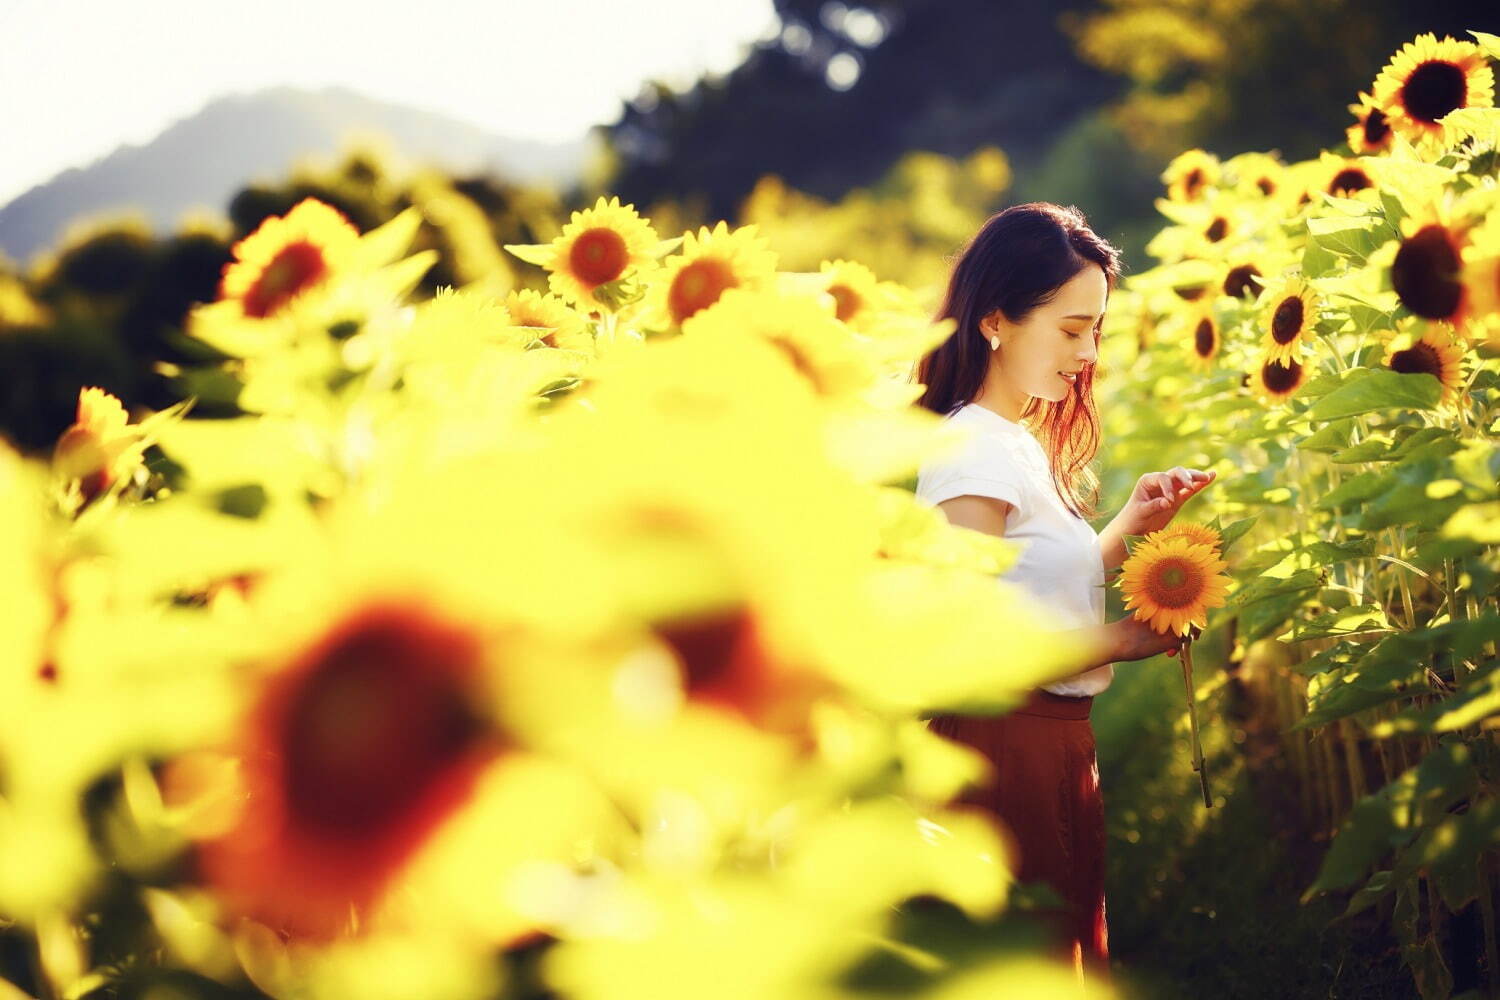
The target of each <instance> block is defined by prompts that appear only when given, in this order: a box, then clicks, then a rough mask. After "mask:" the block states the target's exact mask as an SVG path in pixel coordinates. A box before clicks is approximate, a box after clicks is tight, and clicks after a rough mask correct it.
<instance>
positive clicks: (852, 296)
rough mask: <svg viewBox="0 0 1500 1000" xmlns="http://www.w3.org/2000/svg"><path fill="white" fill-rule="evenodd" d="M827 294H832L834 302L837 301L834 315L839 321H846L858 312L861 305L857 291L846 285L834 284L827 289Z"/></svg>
mask: <svg viewBox="0 0 1500 1000" xmlns="http://www.w3.org/2000/svg"><path fill="white" fill-rule="evenodd" d="M828 294H830V295H832V296H833V300H834V302H836V303H838V308H837V311H836V315H837V316H838V318H839V322H841V323H847V322H848V321H849V320H851V319H853V318H854V316H855V315H856V314H857V313H858V312H859V307H860V305H861V303H860V298H859V293H858V292H856V291H854V289H852V288H850V287H849V286H848V285H834V286H833V287H832V288H830V289H828Z"/></svg>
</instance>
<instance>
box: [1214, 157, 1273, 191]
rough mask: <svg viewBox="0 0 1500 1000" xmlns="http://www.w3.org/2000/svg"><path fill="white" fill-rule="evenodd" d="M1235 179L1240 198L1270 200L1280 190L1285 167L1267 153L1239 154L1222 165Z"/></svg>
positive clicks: (1235, 186) (1235, 187)
mask: <svg viewBox="0 0 1500 1000" xmlns="http://www.w3.org/2000/svg"><path fill="white" fill-rule="evenodd" d="M1224 168H1225V170H1226V171H1230V172H1232V173H1233V174H1234V177H1235V185H1234V189H1235V191H1236V192H1237V193H1238V194H1240V195H1241V196H1242V197H1252V198H1271V197H1274V196H1275V195H1276V193H1277V192H1278V191H1280V190H1281V183H1282V174H1283V173H1285V172H1286V167H1285V165H1283V164H1282V162H1281V161H1280V160H1278V159H1277V158H1276V157H1274V156H1272V155H1270V154H1269V153H1256V152H1250V153H1240V154H1238V155H1236V156H1234V157H1231V158H1230V159H1229V160H1227V161H1226V162H1225V164H1224Z"/></svg>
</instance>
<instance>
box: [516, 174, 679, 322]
mask: <svg viewBox="0 0 1500 1000" xmlns="http://www.w3.org/2000/svg"><path fill="white" fill-rule="evenodd" d="M549 249H550V250H551V259H550V260H549V261H547V262H546V263H545V264H543V265H542V266H543V267H545V268H546V269H547V284H548V285H549V286H550V287H551V289H552V291H553V293H554V294H556V295H558V296H559V297H560V298H562V299H563V300H564V301H567V302H572V303H576V304H577V305H578V306H579V307H580V308H591V309H602V308H608V305H609V304H608V303H607V302H601V301H600V299H599V298H598V297H597V296H596V295H595V292H596V291H597V290H598V289H599V287H600V286H601V285H608V284H610V283H611V282H615V281H619V280H621V279H622V278H624V277H626V276H627V274H629V273H630V272H632V271H639V270H641V269H643V268H650V267H652V266H654V265H655V263H656V254H657V250H658V241H657V238H656V230H654V229H652V228H651V223H649V222H647V221H646V220H645V219H643V218H641V216H640V215H639V214H637V213H636V210H635V207H634V206H632V205H623V206H622V205H621V204H620V199H619V198H618V197H614V198H610V199H609V200H608V201H606V200H605V199H604V196H603V195H600V197H599V200H598V201H597V202H596V203H595V204H594V207H593V208H586V209H584V210H583V211H581V212H574V213H573V217H572V219H571V220H569V222H568V224H567V225H566V226H564V227H563V231H562V234H561V235H560V236H558V237H557V239H555V240H553V241H552V243H551V244H550V245H549Z"/></svg>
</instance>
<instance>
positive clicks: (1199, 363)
mask: <svg viewBox="0 0 1500 1000" xmlns="http://www.w3.org/2000/svg"><path fill="white" fill-rule="evenodd" d="M1188 323H1189V326H1190V327H1191V329H1192V342H1191V343H1190V344H1189V345H1188V357H1189V359H1190V360H1191V362H1192V364H1193V366H1194V367H1195V368H1197V369H1198V370H1200V371H1209V370H1210V369H1212V368H1213V366H1214V359H1215V358H1217V357H1218V356H1219V348H1220V347H1221V346H1222V343H1221V341H1220V339H1219V321H1218V320H1216V319H1214V315H1213V313H1211V312H1209V311H1207V310H1204V311H1200V312H1195V313H1192V314H1191V315H1190V316H1189V318H1188Z"/></svg>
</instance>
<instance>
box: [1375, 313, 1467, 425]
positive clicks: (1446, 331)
mask: <svg viewBox="0 0 1500 1000" xmlns="http://www.w3.org/2000/svg"><path fill="white" fill-rule="evenodd" d="M1426 327H1427V328H1426V329H1425V330H1424V331H1423V332H1422V335H1421V336H1420V337H1414V336H1412V334H1410V333H1402V334H1398V335H1397V336H1395V337H1392V338H1391V340H1390V342H1389V343H1388V344H1386V350H1385V359H1384V363H1385V366H1386V367H1387V368H1389V369H1391V371H1395V372H1400V373H1402V374H1403V375H1410V374H1415V373H1423V374H1427V375H1431V376H1432V377H1433V378H1435V379H1437V380H1438V382H1439V383H1440V384H1441V385H1442V389H1443V394H1442V397H1441V398H1440V399H1439V400H1438V405H1439V406H1441V407H1451V406H1453V405H1454V404H1455V403H1456V402H1457V400H1458V394H1459V392H1460V390H1461V389H1462V387H1463V357H1464V349H1463V343H1462V341H1460V340H1459V339H1458V337H1457V334H1456V333H1455V332H1454V331H1453V329H1452V328H1451V327H1449V326H1448V325H1447V324H1444V323H1428V324H1427V325H1426Z"/></svg>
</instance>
